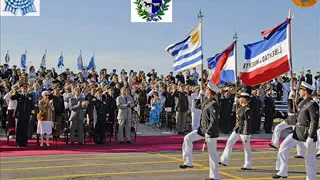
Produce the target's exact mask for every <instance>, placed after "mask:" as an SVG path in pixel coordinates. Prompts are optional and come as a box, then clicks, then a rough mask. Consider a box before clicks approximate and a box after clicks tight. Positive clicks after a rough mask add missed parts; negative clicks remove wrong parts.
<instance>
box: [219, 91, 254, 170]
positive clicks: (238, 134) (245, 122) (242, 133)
mask: <svg viewBox="0 0 320 180" xmlns="http://www.w3.org/2000/svg"><path fill="white" fill-rule="evenodd" d="M249 98H250V96H249V94H248V93H241V94H240V97H239V103H240V107H239V109H238V113H237V119H236V126H235V127H234V131H233V132H232V134H231V135H230V137H229V139H228V142H227V145H226V147H225V149H224V151H223V153H222V155H221V157H220V162H219V164H221V165H223V166H227V165H228V162H229V159H230V156H231V152H232V147H233V145H234V144H235V143H236V142H237V140H238V139H239V138H241V140H242V144H243V147H244V155H245V162H244V166H243V167H242V168H241V170H251V168H252V155H251V148H250V138H251V135H250V134H251V117H252V115H251V114H252V113H251V109H250V108H249V105H248V100H249Z"/></svg>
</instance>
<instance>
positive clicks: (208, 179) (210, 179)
mask: <svg viewBox="0 0 320 180" xmlns="http://www.w3.org/2000/svg"><path fill="white" fill-rule="evenodd" d="M205 180H219V179H212V178H206V179H205Z"/></svg>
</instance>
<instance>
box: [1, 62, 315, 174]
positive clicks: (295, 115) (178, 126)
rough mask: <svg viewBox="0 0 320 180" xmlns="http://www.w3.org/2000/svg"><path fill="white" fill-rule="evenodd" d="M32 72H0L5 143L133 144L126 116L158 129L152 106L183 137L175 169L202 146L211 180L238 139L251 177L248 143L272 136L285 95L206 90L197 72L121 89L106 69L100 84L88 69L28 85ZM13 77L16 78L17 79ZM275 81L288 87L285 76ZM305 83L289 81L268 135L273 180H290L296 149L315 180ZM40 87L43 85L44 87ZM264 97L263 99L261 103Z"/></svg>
mask: <svg viewBox="0 0 320 180" xmlns="http://www.w3.org/2000/svg"><path fill="white" fill-rule="evenodd" d="M30 69H31V71H30V72H29V74H26V73H25V72H24V71H23V72H22V73H21V72H18V73H17V72H15V73H12V72H14V71H19V70H17V69H14V68H13V69H10V68H8V66H7V65H6V66H5V67H2V69H1V75H2V76H1V77H2V82H1V102H2V103H1V105H2V107H6V108H2V109H3V110H5V111H6V112H4V115H5V116H4V117H6V119H3V121H4V122H5V123H3V124H5V125H6V126H7V127H6V129H7V133H8V135H9V136H10V138H14V137H15V139H16V145H17V146H18V147H24V146H27V145H28V139H32V138H33V135H34V134H36V135H37V137H38V138H40V142H39V146H50V143H49V137H50V136H51V135H52V136H53V137H56V138H61V137H63V136H64V129H65V128H64V127H65V126H67V132H68V134H70V139H69V140H68V141H69V142H70V144H71V145H75V142H76V141H78V144H79V145H84V142H85V138H86V137H88V136H89V137H92V138H93V142H94V143H96V144H104V143H105V139H106V135H110V134H115V135H116V137H117V138H118V140H119V143H120V144H122V143H124V142H125V140H126V142H127V143H131V130H132V126H131V123H132V114H133V113H135V112H138V118H139V121H140V123H150V125H154V126H153V127H154V128H159V126H161V122H162V121H163V120H162V118H163V116H161V117H158V116H157V115H158V114H153V113H156V112H157V111H153V108H155V104H157V103H159V107H160V110H161V113H160V114H162V113H166V112H169V111H170V110H171V109H172V111H173V112H175V114H174V117H175V119H172V121H174V122H173V124H175V130H176V132H177V133H178V134H180V135H181V134H182V135H185V137H184V141H183V145H182V157H183V160H184V161H185V163H183V164H182V165H180V168H182V169H186V168H192V167H193V155H192V154H193V142H195V141H198V140H201V139H204V140H205V145H206V147H207V150H208V155H209V165H210V173H209V178H208V179H209V180H212V179H220V175H219V165H220V166H228V163H229V160H230V158H231V154H232V148H233V145H234V144H235V143H236V141H237V140H238V139H241V141H242V143H243V148H244V155H245V157H244V164H243V166H242V167H241V168H240V169H241V170H243V171H250V170H252V168H254V162H252V156H253V155H252V152H251V148H250V139H251V136H252V134H257V133H260V132H261V128H260V127H263V128H264V131H265V133H267V134H269V133H272V126H273V120H274V119H275V118H276V117H275V116H276V115H277V114H279V111H276V110H275V101H274V100H275V99H277V98H278V97H277V94H280V95H281V97H280V98H283V97H284V95H283V94H284V93H277V92H278V91H279V89H277V84H274V83H273V82H272V83H268V84H263V85H261V86H255V87H253V88H252V87H245V86H243V85H241V84H240V85H239V86H240V87H238V91H237V92H236V91H234V90H235V87H233V85H232V84H226V85H225V86H224V87H222V88H219V87H217V86H216V85H215V84H214V83H212V82H211V81H208V82H207V81H205V82H206V83H204V84H205V86H204V87H205V88H201V86H200V87H199V86H197V85H196V84H197V83H198V78H199V77H198V75H197V72H196V71H194V73H193V74H192V75H189V76H187V80H185V79H184V78H185V77H184V75H181V74H178V75H177V76H176V77H173V76H172V74H171V73H170V74H169V75H168V76H166V77H164V76H162V75H161V76H160V77H158V75H157V74H156V72H155V71H154V70H152V71H151V72H150V73H148V75H147V76H148V77H149V83H147V82H146V81H145V80H144V79H145V78H146V77H144V74H142V73H141V74H140V73H139V75H138V76H135V72H133V71H132V73H131V75H130V78H128V77H127V76H126V73H121V75H120V79H122V80H121V82H119V81H118V78H119V77H118V75H117V74H116V73H115V72H113V73H110V74H106V73H105V70H102V71H101V72H100V78H98V76H97V75H96V72H95V71H94V70H93V71H92V72H91V73H88V72H86V71H83V72H82V73H79V75H78V77H77V76H74V75H72V73H71V72H68V71H66V72H64V73H62V74H59V75H58V74H56V73H55V72H54V71H51V70H45V71H38V72H37V75H38V77H36V78H33V77H32V74H33V73H32V68H30ZM16 73H17V74H19V76H18V77H19V78H18V79H16V80H15V76H14V75H15V74H16ZM30 76H31V77H30ZM45 77H48V78H45ZM106 77H108V78H106ZM161 77H162V79H161ZM319 77H320V75H319V74H318V75H317V76H315V79H316V83H319ZM109 78H111V79H112V81H110V80H109ZM205 78H206V77H204V78H203V79H204V80H205ZM280 78H281V79H284V80H286V78H287V77H286V76H282V77H280ZM303 78H304V77H303ZM137 79H139V80H137ZM199 80H200V81H201V78H200V79H199ZM286 81H287V80H286ZM308 81H309V78H307V81H302V82H301V83H300V85H299V82H298V81H297V80H296V81H295V82H296V83H295V86H294V88H291V91H290V92H289V93H288V94H289V95H288V96H287V97H288V112H287V113H286V112H281V113H280V118H281V119H283V121H282V122H281V123H280V124H278V125H276V126H275V128H274V131H273V136H272V141H271V143H270V144H269V145H270V146H271V147H272V148H275V149H279V150H278V151H279V152H278V156H277V161H276V162H277V163H276V170H278V173H277V174H275V175H274V176H273V178H275V179H279V178H286V177H288V158H289V150H290V149H292V148H293V147H295V146H296V147H297V150H298V152H297V156H296V158H304V159H305V162H306V172H307V177H308V178H309V179H316V174H317V160H316V156H320V155H319V154H318V155H317V154H316V152H315V149H316V148H318V149H319V143H318V144H316V143H317V142H318V138H319V137H318V136H319V134H320V130H318V126H319V94H318V91H319V89H317V88H319V87H318V86H317V85H316V88H315V87H314V86H312V85H310V84H309V83H308ZM46 83H48V84H49V86H48V87H47V88H46V87H45V86H46ZM283 85H285V83H284V84H283ZM185 86H186V89H185ZM250 89H251V91H250ZM262 93H265V95H264V97H263V96H261V94H262ZM295 103H296V105H294V104H295ZM148 108H149V110H148ZM152 114H153V115H152ZM145 115H148V116H145ZM226 115H228V116H226ZM262 117H264V123H263V125H262V122H261V119H262ZM188 118H191V122H188V120H187V119H188ZM233 118H234V119H233ZM151 119H152V120H151ZM266 121H267V122H266ZM268 121H271V122H268ZM151 122H152V123H154V124H152V123H151ZM188 123H190V124H191V125H190V126H189V125H188ZM261 125H262V126H261ZM266 126H267V127H266ZM87 127H88V128H87ZM288 127H292V128H293V131H292V133H291V134H289V135H288V136H287V137H286V138H285V140H284V141H283V142H282V143H281V144H280V134H281V131H282V130H284V129H286V128H288ZM229 132H231V135H230V136H229V139H228V141H227V143H226V146H225V149H224V151H223V153H222V155H221V157H220V158H219V157H218V154H217V140H218V138H219V133H229ZM44 139H45V140H44ZM316 145H317V146H318V147H316Z"/></svg>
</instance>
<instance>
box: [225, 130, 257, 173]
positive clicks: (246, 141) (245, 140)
mask: <svg viewBox="0 0 320 180" xmlns="http://www.w3.org/2000/svg"><path fill="white" fill-rule="evenodd" d="M250 137H251V135H242V134H238V133H236V132H235V131H233V132H232V134H231V135H230V137H229V139H228V142H227V145H226V147H225V149H224V151H223V153H222V155H221V157H220V162H221V163H222V164H225V165H228V162H229V159H230V157H231V153H232V147H233V145H234V144H235V143H236V142H237V140H238V139H239V138H241V140H242V144H243V147H244V158H245V161H244V166H243V167H244V168H249V169H251V168H252V154H251V147H250Z"/></svg>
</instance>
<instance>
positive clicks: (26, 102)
mask: <svg viewBox="0 0 320 180" xmlns="http://www.w3.org/2000/svg"><path fill="white" fill-rule="evenodd" d="M20 88H21V92H20V93H14V94H13V95H12V96H11V100H17V103H18V104H17V109H16V115H15V117H16V118H17V119H18V122H17V129H16V143H17V146H18V147H20V146H27V145H28V123H29V120H30V119H31V117H32V114H31V112H32V110H33V103H32V95H31V94H28V93H27V90H28V85H27V84H22V85H21V86H20Z"/></svg>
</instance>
